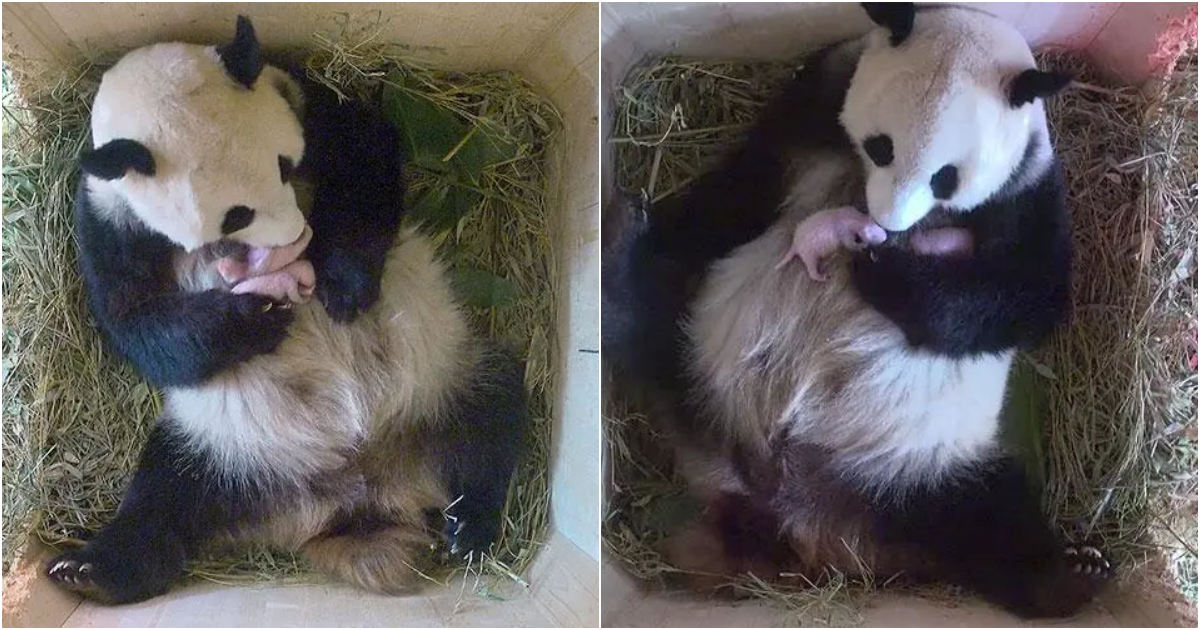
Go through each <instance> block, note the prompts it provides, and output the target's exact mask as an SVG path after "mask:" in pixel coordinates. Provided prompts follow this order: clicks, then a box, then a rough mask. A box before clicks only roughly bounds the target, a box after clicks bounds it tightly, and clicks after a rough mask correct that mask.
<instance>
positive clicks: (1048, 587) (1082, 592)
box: [1029, 544, 1113, 618]
mask: <svg viewBox="0 0 1200 630" xmlns="http://www.w3.org/2000/svg"><path fill="white" fill-rule="evenodd" d="M1112 574H1113V567H1112V563H1111V562H1109V560H1108V559H1107V558H1105V557H1104V554H1103V553H1102V552H1101V551H1100V550H1099V549H1098V548H1096V547H1093V546H1091V545H1086V544H1077V545H1075V544H1073V545H1066V546H1065V547H1063V548H1062V549H1061V550H1060V551H1059V553H1058V555H1057V557H1056V558H1055V559H1054V562H1052V563H1051V564H1050V566H1049V567H1047V570H1046V571H1045V572H1044V573H1043V574H1041V575H1040V576H1039V579H1035V580H1033V581H1032V582H1031V583H1030V585H1029V586H1030V588H1031V591H1032V592H1031V593H1030V595H1031V597H1032V602H1033V609H1032V611H1030V612H1031V613H1032V614H1031V615H1030V616H1032V617H1055V618H1062V617H1069V616H1071V615H1074V614H1076V613H1077V612H1079V610H1080V609H1081V608H1082V607H1083V606H1084V605H1086V604H1087V603H1088V602H1090V601H1091V600H1092V599H1094V598H1095V597H1096V595H1097V594H1098V593H1099V592H1100V590H1101V589H1102V588H1104V586H1105V584H1107V583H1108V580H1109V578H1110V577H1111V576H1112Z"/></svg>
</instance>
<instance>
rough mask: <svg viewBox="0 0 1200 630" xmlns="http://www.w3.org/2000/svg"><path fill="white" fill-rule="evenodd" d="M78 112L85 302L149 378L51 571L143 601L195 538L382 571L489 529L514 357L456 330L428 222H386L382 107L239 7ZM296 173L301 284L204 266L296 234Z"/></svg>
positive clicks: (397, 205)
mask: <svg viewBox="0 0 1200 630" xmlns="http://www.w3.org/2000/svg"><path fill="white" fill-rule="evenodd" d="M105 83H108V84H109V85H107V86H106V85H105ZM106 87H107V88H108V89H107V90H106ZM206 99H207V100H206ZM300 112H302V114H300V115H298V114H299V113H300ZM122 132H125V133H128V134H129V135H132V136H135V137H125V136H123V135H121V133H122ZM301 134H302V135H301ZM93 136H94V143H95V145H96V147H97V148H96V149H95V150H93V151H87V152H85V153H84V155H83V156H81V166H82V168H83V171H84V176H83V177H82V178H81V181H80V185H79V192H78V195H77V202H76V204H77V205H76V221H77V224H76V232H77V238H78V241H79V246H80V258H81V267H82V273H83V278H84V283H85V287H86V289H87V294H88V298H89V304H90V307H91V311H92V313H93V316H94V317H95V319H96V321H97V322H98V324H99V326H100V328H101V330H102V331H103V333H104V334H105V337H106V338H107V339H108V340H109V341H110V342H111V345H112V347H113V348H114V349H115V350H116V351H117V353H118V354H119V355H121V356H122V357H123V358H125V359H127V360H128V361H130V362H131V363H132V364H133V365H134V366H135V368H136V369H138V370H139V371H140V372H141V373H142V374H144V375H145V376H146V377H147V378H148V379H149V380H150V381H151V382H152V383H154V384H155V385H158V386H161V387H164V388H165V397H164V399H165V402H164V410H163V413H162V415H161V416H160V418H159V419H158V421H157V424H156V426H155V428H154V429H153V430H152V432H151V435H150V437H149V441H148V443H147V444H146V446H145V448H144V450H143V452H142V454H141V457H140V461H139V463H138V467H137V470H136V472H135V473H134V474H133V477H132V480H131V482H130V485H129V487H128V489H127V491H126V494H125V496H124V498H123V500H122V503H121V505H120V508H119V509H118V512H117V514H116V516H115V518H114V519H113V521H112V522H111V523H109V524H108V525H107V526H105V527H104V528H102V529H101V530H100V531H99V532H98V533H97V534H96V535H95V536H94V537H92V538H91V540H90V541H89V542H88V544H87V545H86V546H84V547H82V548H81V549H77V550H72V551H68V552H66V553H64V554H62V555H61V556H59V557H58V558H56V559H54V560H52V561H51V562H50V564H49V565H48V566H47V571H48V575H49V577H50V578H51V579H52V580H53V581H54V582H56V583H58V584H59V585H61V586H63V587H65V588H67V589H69V590H72V591H77V592H80V593H83V594H85V595H88V596H90V597H94V598H96V599H99V600H102V601H107V602H113V603H125V602H134V601H140V600H144V599H147V598H149V597H153V596H155V595H158V594H160V593H162V592H164V591H166V590H167V589H168V588H169V587H170V585H171V584H172V583H173V581H174V580H175V579H177V578H178V577H179V576H180V575H181V574H182V572H183V570H184V567H185V564H186V562H187V561H188V560H189V559H191V558H193V557H195V556H196V555H197V554H198V553H201V552H202V551H203V550H205V549H207V548H209V547H210V546H212V545H214V544H219V543H223V542H241V541H247V540H257V541H263V542H266V543H268V544H271V545H274V546H276V547H282V548H286V549H294V550H300V551H302V552H303V553H304V554H305V555H306V556H307V557H308V558H309V559H310V560H311V561H312V562H313V564H314V565H315V566H316V567H318V568H320V569H323V570H325V571H328V572H330V573H332V574H334V575H335V576H338V577H340V578H342V579H344V580H346V581H348V582H350V583H352V584H356V585H358V586H361V587H363V588H366V589H370V590H374V591H380V592H387V593H396V592H402V591H406V590H410V589H412V588H414V587H415V586H416V585H417V584H418V580H417V579H416V567H419V566H420V560H421V558H422V557H423V556H424V555H426V554H428V553H429V550H430V548H431V546H432V545H434V544H435V543H436V542H437V541H438V539H439V538H444V542H445V543H446V546H447V547H448V548H449V550H450V552H451V553H452V554H453V555H456V556H458V557H463V556H465V555H467V554H469V553H471V552H475V553H479V552H484V551H486V550H487V549H488V548H489V546H490V545H491V543H493V542H494V541H495V540H496V538H497V537H498V535H499V531H500V527H501V512H502V510H503V508H504V506H505V502H506V500H507V489H508V484H509V481H510V479H511V477H512V474H513V472H514V470H515V467H516V464H517V461H518V457H519V454H520V452H521V447H522V445H523V441H524V435H525V432H526V431H527V428H528V425H529V419H528V411H527V402H526V393H525V387H524V368H523V365H522V362H521V360H520V359H519V358H518V357H517V356H516V355H515V354H514V353H512V352H510V351H508V350H506V349H504V348H500V347H497V346H496V345H494V344H492V343H490V342H488V341H485V340H483V339H480V338H478V337H476V336H475V335H474V334H473V333H472V332H471V331H470V330H469V327H468V324H467V321H466V319H465V316H464V314H463V313H462V311H461V308H460V306H459V305H458V304H457V303H456V302H455V300H454V297H453V295H452V292H451V289H450V286H449V283H448V280H447V277H446V274H445V270H444V269H443V267H442V265H441V263H440V262H439V261H438V260H437V259H436V257H435V252H434V249H433V246H432V245H431V244H430V243H429V242H427V240H426V239H424V238H423V237H421V236H419V235H418V234H417V233H416V232H415V231H412V230H408V229H403V230H402V229H401V227H400V221H401V217H402V214H403V209H402V207H401V200H402V198H403V194H404V188H403V180H402V158H401V155H400V150H399V146H400V143H399V136H398V132H397V131H396V129H394V128H393V127H392V126H391V125H390V124H389V123H387V122H386V121H384V120H383V119H382V118H381V117H380V116H379V115H378V114H377V113H375V112H374V111H373V110H372V109H371V108H370V107H368V106H366V105H364V104H363V103H359V102H354V101H348V102H345V103H342V102H339V100H338V97H337V96H336V95H335V94H332V93H331V92H329V91H327V90H325V89H324V88H321V87H319V86H317V85H315V84H314V83H312V82H310V81H308V80H306V79H305V78H304V76H303V74H302V73H300V72H297V73H294V74H293V75H292V76H288V75H287V74H285V73H284V72H283V71H281V70H278V69H276V68H274V67H272V66H266V65H264V64H263V62H262V58H261V52H260V49H259V45H258V41H257V39H256V37H255V34H254V31H253V28H252V26H251V25H250V22H249V21H248V20H246V19H244V18H239V20H238V28H237V35H236V37H235V39H234V41H233V42H232V43H231V44H228V45H226V46H221V47H208V48H205V47H200V46H188V45H183V44H161V45H157V46H152V47H147V48H144V49H139V50H138V51H134V52H132V53H130V54H129V55H127V56H126V57H125V58H123V59H122V60H121V62H119V63H118V64H117V66H114V68H113V69H112V70H110V71H109V72H108V73H106V75H105V82H104V83H102V86H101V90H100V93H99V94H98V96H97V101H96V106H95V108H94V109H93ZM189 147H196V148H197V151H195V152H190V151H187V150H186V149H188V148H189ZM276 154H277V155H276ZM301 156H302V159H301ZM293 167H294V168H293ZM293 170H294V172H293ZM293 175H294V176H295V177H296V178H297V180H296V181H295V182H293V181H291V179H290V178H291V176H293ZM301 183H305V184H306V185H308V186H311V197H312V209H311V212H310V213H309V216H308V217H307V222H308V224H309V225H311V227H312V229H313V237H312V241H311V243H310V245H309V248H308V250H307V255H308V258H309V259H310V260H311V263H312V265H313V267H314V270H315V273H316V277H317V297H318V298H319V301H315V302H309V303H307V304H298V305H295V306H294V307H288V306H287V305H276V304H275V303H274V302H273V301H272V300H271V298H267V297H263V296H258V295H254V294H235V293H232V292H231V291H230V290H229V287H227V286H221V285H220V282H219V276H217V274H216V272H215V270H214V269H213V268H212V264H213V263H214V261H215V260H216V259H217V258H219V257H220V256H222V255H225V253H227V252H228V251H237V250H238V248H242V249H245V248H248V247H274V246H279V245H283V244H287V243H289V242H291V241H294V240H295V239H296V238H297V234H298V233H299V232H300V231H301V230H302V229H303V227H304V225H305V217H304V216H303V214H301V210H300V204H299V202H298V201H297V199H296V195H297V190H296V188H297V187H298V186H299V184H301ZM293 184H296V187H294V186H293ZM302 192H303V191H302ZM239 195H240V196H239ZM214 200H215V201H214ZM239 206H240V208H239ZM214 277H217V278H218V280H216V281H214V280H213V278H214ZM448 506H450V507H448ZM439 529H443V530H444V531H443V532H438V531H437V530H439Z"/></svg>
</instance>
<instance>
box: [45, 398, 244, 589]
mask: <svg viewBox="0 0 1200 630" xmlns="http://www.w3.org/2000/svg"><path fill="white" fill-rule="evenodd" d="M198 458H199V456H198V455H197V454H196V453H194V452H189V450H188V449H187V447H186V445H185V442H184V439H183V438H181V437H179V436H177V435H175V434H174V433H173V432H172V431H171V429H170V428H169V425H168V424H167V423H166V422H163V421H161V420H160V422H159V424H158V426H156V427H155V429H154V430H153V432H152V433H151V434H150V438H149V440H148V441H147V444H146V446H145V447H144V448H143V450H142V455H141V460H140V463H139V465H138V468H137V471H136V472H135V473H134V476H133V480H132V481H131V482H130V485H129V487H128V488H127V489H126V491H125V496H124V499H123V500H122V502H121V506H120V508H119V510H118V511H117V515H116V517H115V518H114V519H113V520H112V521H111V522H110V523H109V524H108V525H106V526H105V527H103V528H101V529H100V531H98V532H97V533H96V534H95V535H94V536H93V537H92V538H91V540H89V542H88V543H87V544H86V545H84V546H83V547H81V548H79V549H72V550H69V551H66V552H64V553H62V554H60V555H59V556H57V557H56V558H54V559H53V560H51V561H50V562H49V563H48V564H47V565H46V569H45V570H46V576H47V578H48V579H49V580H50V581H51V582H53V583H54V584H56V585H58V586H59V587H61V588H64V589H66V590H68V591H72V592H75V593H79V594H81V595H84V596H85V597H88V598H91V599H95V600H97V601H100V602H104V603H108V604H125V603H133V602H140V601H144V600H147V599H150V598H152V597H155V596H157V595H160V594H162V593H165V592H166V591H167V590H169V589H170V587H171V586H172V585H173V584H174V583H175V581H176V580H177V579H178V578H179V577H180V576H181V575H182V574H183V571H184V567H185V564H186V562H187V560H188V559H189V558H191V557H192V556H193V555H194V554H195V553H196V552H197V551H199V550H200V549H201V548H202V547H203V546H204V545H205V544H206V543H209V542H211V541H212V540H214V539H215V538H217V537H219V536H223V535H225V534H228V533H231V532H232V531H234V530H235V529H236V528H237V527H238V526H239V525H243V524H246V523H248V522H251V521H252V520H253V519H254V518H256V517H257V516H260V515H261V512H262V510H263V508H264V506H265V503H264V500H265V497H264V496H263V495H262V494H261V493H258V492H255V491H254V490H253V489H252V488H240V489H236V490H235V489H233V488H231V487H230V486H229V484H225V483H222V482H221V480H220V479H219V478H218V477H217V476H216V475H214V474H213V473H212V472H211V468H210V467H208V466H206V465H205V464H204V462H203V461H202V460H200V461H198Z"/></svg>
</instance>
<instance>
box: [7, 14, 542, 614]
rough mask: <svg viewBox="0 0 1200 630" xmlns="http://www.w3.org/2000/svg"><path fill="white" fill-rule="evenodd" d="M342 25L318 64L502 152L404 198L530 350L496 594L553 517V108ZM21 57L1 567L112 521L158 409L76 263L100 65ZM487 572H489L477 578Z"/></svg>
mask: <svg viewBox="0 0 1200 630" xmlns="http://www.w3.org/2000/svg"><path fill="white" fill-rule="evenodd" d="M343 27H345V29H346V30H345V31H344V32H341V33H336V34H334V35H331V36H330V37H327V38H326V37H318V38H317V41H315V42H314V46H313V48H312V49H311V50H309V51H307V53H306V61H305V63H306V65H307V67H308V69H309V73H310V76H313V77H314V78H316V79H317V80H319V81H321V82H323V83H325V84H326V85H328V86H330V87H333V88H334V89H337V90H338V91H340V92H342V93H343V94H346V95H356V94H359V95H361V94H366V93H369V92H371V91H372V90H375V89H376V88H378V87H379V86H380V84H381V83H383V84H387V85H389V86H390V87H389V88H388V89H389V90H392V93H393V94H395V95H399V96H395V98H397V99H408V100H407V101H405V102H408V103H411V104H412V106H411V108H410V110H411V111H416V112H418V113H419V114H420V115H422V116H425V117H426V118H427V119H428V120H422V121H418V122H421V123H428V124H433V123H431V122H429V121H430V120H433V121H434V122H436V123H437V124H443V125H445V126H446V129H450V130H453V131H454V132H455V133H460V134H462V136H463V137H461V138H454V140H455V146H454V149H453V150H452V151H451V152H449V153H448V154H447V155H446V156H445V159H444V160H442V161H443V162H449V161H450V158H452V157H454V154H457V153H461V152H462V151H465V150H466V149H464V147H467V148H470V147H471V144H470V143H469V142H468V137H470V136H477V137H487V138H488V139H490V140H491V141H492V142H493V143H494V144H495V146H496V147H499V149H497V150H498V151H500V153H501V154H502V155H503V159H491V161H489V162H487V163H486V164H483V165H482V166H480V164H475V167H476V171H475V172H473V173H472V177H471V178H470V179H469V180H464V179H463V178H462V177H461V175H462V171H461V170H457V171H453V172H448V171H445V170H444V169H438V168H426V167H425V166H423V165H421V164H417V165H415V166H413V167H412V169H411V171H410V177H411V178H412V181H411V184H410V187H411V189H412V196H411V199H410V204H409V205H410V207H416V208H417V210H418V211H419V213H420V214H421V218H422V219H423V220H424V221H423V225H424V226H425V227H424V229H425V231H426V232H428V233H430V234H431V235H432V236H433V238H434V239H435V241H436V242H437V243H438V246H439V251H440V253H441V255H443V256H444V257H445V258H446V259H447V260H448V261H449V262H450V263H451V267H452V273H453V279H454V281H455V286H456V288H457V289H458V290H459V291H460V292H461V294H462V295H463V297H464V299H465V300H466V301H467V303H468V304H469V305H471V308H470V314H471V317H472V319H473V320H474V323H475V324H476V325H478V326H479V327H480V328H481V329H482V330H484V331H486V332H487V333H489V334H491V335H492V336H494V337H497V338H502V339H504V340H506V341H509V342H512V343H514V344H516V345H518V347H520V348H522V349H523V350H524V352H525V356H526V360H527V371H526V383H527V385H528V387H529V390H530V393H531V413H532V416H533V418H534V429H533V431H532V432H531V434H530V435H529V437H528V440H527V442H528V445H529V451H528V457H527V460H526V461H525V462H524V464H523V465H522V467H521V468H520V470H519V471H518V474H517V475H516V477H515V479H514V481H513V485H512V488H511V492H510V500H509V505H508V508H507V510H506V514H505V521H504V527H503V533H502V537H501V540H500V541H499V542H498V544H497V545H496V547H495V548H494V555H491V556H488V557H484V558H476V559H475V560H474V562H473V563H472V565H471V566H470V567H468V568H467V569H466V571H467V572H468V573H470V574H472V575H474V576H475V577H476V578H477V579H476V580H475V588H476V590H477V591H478V592H479V593H481V594H483V595H486V596H499V595H500V593H499V592H497V591H496V589H498V588H499V589H503V588H506V587H509V586H512V585H514V584H515V585H518V586H523V585H524V579H523V578H522V577H521V576H522V575H523V574H524V573H525V571H526V569H527V568H528V566H529V564H530V562H531V560H532V558H533V555H534V553H535V552H536V551H537V549H538V547H539V545H540V544H541V543H542V542H543V541H544V539H545V536H546V533H547V527H548V518H549V483H548V478H547V470H548V459H549V441H550V429H551V396H552V394H553V392H554V391H555V382H556V375H555V373H554V365H555V356H556V354H555V353H556V348H555V339H556V335H555V333H554V330H555V321H556V313H555V305H556V284H555V281H554V278H555V277H556V274H555V260H556V257H555V252H554V248H553V239H552V226H551V225H550V222H551V214H552V213H551V207H552V204H553V201H554V198H553V196H552V195H551V193H550V192H549V190H548V181H547V177H548V166H549V160H550V158H551V155H550V149H551V145H552V141H553V139H554V137H555V136H556V135H557V134H558V133H559V130H560V127H561V121H560V118H559V115H558V113H557V112H556V110H555V109H554V107H553V106H552V105H551V104H550V103H549V101H548V100H547V99H545V98H543V97H541V96H540V95H539V94H537V92H535V91H534V90H533V89H532V87H531V86H530V85H529V84H528V83H527V82H526V81H525V80H524V79H523V78H522V77H520V76H518V75H516V74H513V73H507V72H496V73H458V72H444V71H440V70H437V69H435V68H430V67H426V66H424V65H421V64H419V63H416V62H413V61H411V60H409V59H407V58H406V57H405V55H404V53H403V48H402V47H401V46H392V45H385V44H383V43H380V42H378V41H376V40H377V38H376V37H375V36H374V34H373V33H375V32H377V29H371V28H359V29H358V30H355V31H353V32H351V30H350V29H349V28H348V26H347V25H343ZM6 61H8V62H9V63H13V61H14V60H6ZM16 65H17V67H16V68H11V67H10V68H6V70H5V73H4V145H5V146H4V149H5V151H4V182H3V201H4V215H3V302H4V321H3V343H4V359H3V394H4V410H3V412H4V433H3V449H4V451H3V454H4V462H3V467H4V468H3V472H4V476H3V486H4V488H3V489H4V504H3V505H4V514H3V516H4V531H3V536H4V568H5V571H7V570H8V568H9V566H10V565H11V563H12V561H13V560H14V557H15V554H16V552H17V550H18V549H19V548H21V546H22V545H23V544H24V543H25V542H26V541H28V540H29V537H30V536H33V537H36V538H39V539H41V540H42V541H45V542H47V543H50V544H55V545H60V544H72V543H73V542H74V540H73V538H74V535H75V534H76V533H77V532H78V531H80V530H81V529H82V528H95V527H97V526H99V525H101V524H103V523H104V522H106V521H107V520H108V518H110V517H111V515H112V513H113V511H114V509H115V507H116V505H117V502H118V500H119V498H120V493H121V491H122V489H123V487H124V484H125V483H126V480H127V475H128V474H129V473H130V472H131V471H132V470H133V467H134V464H135V461H136V457H137V454H138V451H139V449H140V447H141V444H142V443H143V440H144V438H145V436H146V435H147V432H148V430H149V428H150V426H151V425H152V423H153V420H154V418H155V416H156V413H157V411H158V409H159V407H160V405H161V401H160V397H159V395H158V393H157V392H156V391H154V390H153V389H152V388H150V387H148V386H147V385H146V384H145V383H144V382H142V381H141V379H139V378H138V377H137V376H136V375H135V374H134V373H133V372H132V370H130V369H129V368H128V367H127V366H125V365H124V364H123V363H122V362H121V361H119V360H118V359H116V358H115V357H114V356H113V355H112V354H111V353H109V352H107V351H106V350H105V349H104V348H103V345H102V343H101V339H100V337H99V336H98V332H97V330H96V329H95V328H94V326H93V324H92V323H91V322H90V321H89V317H88V315H87V312H86V307H85V305H84V296H83V291H82V286H81V284H80V280H79V277H78V272H77V270H76V266H75V265H76V254H75V246H74V243H73V240H72V236H71V207H72V206H71V204H72V197H73V194H74V186H75V182H76V181H77V180H76V177H77V175H76V168H75V157H76V156H77V155H78V153H79V151H80V150H81V149H82V148H83V147H84V146H85V144H86V143H87V141H88V133H87V129H88V108H89V106H90V102H91V99H92V96H93V94H94V93H95V90H96V88H97V86H98V81H99V77H100V75H101V74H102V71H103V67H102V65H101V64H99V63H97V64H94V65H93V64H89V65H85V66H83V67H81V68H78V69H76V70H73V71H70V72H67V73H62V74H53V75H48V74H45V73H40V72H39V71H38V70H37V69H32V70H30V71H29V72H27V73H26V74H24V75H22V74H21V73H20V70H21V69H22V66H21V65H20V64H19V63H18V64H16ZM14 88H15V89H14ZM18 94H19V98H18ZM406 111H408V110H406ZM476 157H478V154H477V155H476ZM485 157H487V156H485ZM490 157H492V158H495V157H496V155H495V154H490ZM434 166H435V167H436V164H434ZM451 181H453V182H454V184H455V185H456V189H455V190H454V192H449V191H450V189H451V188H452V186H451V185H450V182H451ZM458 189H461V190H458ZM430 199H432V200H433V202H430V201H429V200H430ZM439 201H441V202H442V203H437V202H439ZM460 570H461V569H460ZM191 573H192V575H194V576H199V577H203V578H207V579H211V580H215V581H220V582H230V581H245V580H258V579H281V578H288V579H292V580H298V581H315V580H318V579H320V578H318V576H316V575H314V574H311V573H309V572H308V571H307V570H306V567H305V566H304V564H303V562H302V561H301V560H300V559H299V558H297V557H293V556H291V555H289V554H277V553H269V552H266V551H264V550H251V551H248V552H247V553H246V554H244V555H242V556H238V557H233V558H230V557H213V558H210V559H207V560H204V561H200V562H197V563H195V564H194V565H193V566H192V567H191ZM451 576H452V572H451V571H450V570H449V569H447V570H446V571H442V572H438V573H433V574H430V575H429V577H430V579H434V580H437V581H439V582H441V581H445V580H448V579H449V578H450V577H451ZM488 576H492V577H497V578H498V579H496V580H480V579H478V578H480V577H488Z"/></svg>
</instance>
